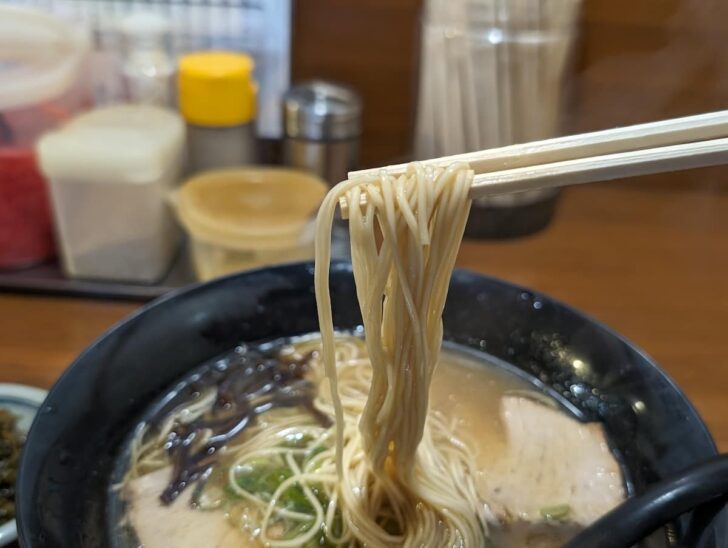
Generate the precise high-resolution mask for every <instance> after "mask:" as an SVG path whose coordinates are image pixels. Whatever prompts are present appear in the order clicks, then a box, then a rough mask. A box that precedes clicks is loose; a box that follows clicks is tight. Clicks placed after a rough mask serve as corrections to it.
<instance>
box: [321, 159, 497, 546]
mask: <svg viewBox="0 0 728 548" xmlns="http://www.w3.org/2000/svg"><path fill="white" fill-rule="evenodd" d="M472 177H473V173H472V171H470V170H469V169H468V168H467V166H465V165H462V164H459V165H453V166H451V167H449V168H448V169H445V170H441V169H433V168H427V167H424V166H422V165H420V164H411V165H410V166H409V167H408V169H407V172H406V173H405V174H404V175H401V176H399V177H393V176H390V175H388V174H386V173H382V174H380V176H379V177H376V178H372V179H355V180H351V181H346V182H343V183H340V184H339V185H337V186H336V187H334V189H332V190H331V192H330V193H329V194H328V195H327V197H326V199H325V200H324V203H323V205H322V207H321V210H320V212H319V216H318V219H317V234H316V299H317V303H318V313H319V324H320V331H321V339H322V356H323V362H324V369H325V372H326V376H327V378H328V380H329V382H330V387H331V400H332V405H333V408H334V415H335V418H336V425H337V426H336V428H337V430H336V444H335V448H336V456H335V458H336V471H337V475H338V477H339V479H340V485H339V486H338V489H337V495H338V497H339V504H340V505H341V515H342V518H343V523H344V528H345V529H346V530H348V531H351V532H352V534H353V536H354V538H355V539H356V540H357V541H358V542H359V543H361V544H366V545H370V546H393V545H402V546H422V545H428V546H432V545H433V544H435V545H439V546H468V547H470V546H479V545H482V544H484V542H485V534H486V520H485V515H486V510H487V509H486V507H485V506H484V505H483V504H482V503H481V502H480V501H479V498H478V494H477V489H476V486H475V473H476V469H475V466H474V464H473V462H472V459H471V458H470V456H469V454H468V451H467V448H465V447H464V446H463V445H462V444H461V443H460V442H459V441H458V440H457V439H456V438H455V436H454V435H453V433H452V428H450V426H449V425H447V424H446V423H445V421H444V420H442V418H441V417H439V416H438V415H436V414H434V413H430V414H429V415H428V412H427V411H428V397H429V388H430V382H431V380H432V374H433V372H434V370H435V367H436V365H437V362H438V358H439V353H440V347H441V344H442V311H443V308H444V306H445V299H446V297H447V290H448V285H449V281H450V276H451V274H452V270H453V268H454V265H455V258H456V255H457V251H458V248H459V245H460V241H461V240H462V236H463V231H464V228H465V221H466V219H467V214H468V211H469V208H470V200H469V198H468V190H469V188H470V184H471V182H472ZM362 195H365V196H366V203H365V204H364V205H362ZM341 197H345V198H346V200H347V203H348V207H349V230H350V234H351V249H352V264H353V269H354V277H355V281H356V290H357V298H358V300H359V306H360V308H361V313H362V318H363V321H364V331H365V337H366V346H367V349H368V354H369V360H370V362H371V383H370V386H369V391H368V395H367V399H366V404H365V405H364V406H363V408H361V409H351V410H347V409H346V404H347V401H346V398H345V397H341V393H342V391H341V389H340V388H339V386H338V384H339V379H338V378H337V361H336V357H335V335H334V325H333V320H332V313H331V300H330V294H329V287H328V274H329V262H330V232H331V225H332V222H333V218H334V212H335V209H336V206H337V203H338V201H339V199H340V198H341ZM378 239H381V243H380V244H379V245H378V244H377V241H378ZM339 375H341V373H339ZM342 384H343V382H342ZM359 401H360V400H359ZM345 411H348V412H345ZM347 415H349V416H347ZM359 415H360V419H359V424H358V428H357V429H354V428H352V427H351V425H350V422H351V419H352V418H355V417H357V416H359ZM347 419H349V420H347ZM342 425H343V427H342ZM392 521H393V522H394V525H395V526H394V527H392V526H390V527H386V526H385V525H384V524H385V523H391V522H392ZM392 531H394V533H393V532H392Z"/></svg>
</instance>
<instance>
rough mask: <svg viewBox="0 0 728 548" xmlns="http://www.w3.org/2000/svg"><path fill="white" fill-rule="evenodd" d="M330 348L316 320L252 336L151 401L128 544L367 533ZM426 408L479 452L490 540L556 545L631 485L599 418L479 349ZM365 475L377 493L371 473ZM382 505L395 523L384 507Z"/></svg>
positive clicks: (350, 421)
mask: <svg viewBox="0 0 728 548" xmlns="http://www.w3.org/2000/svg"><path fill="white" fill-rule="evenodd" d="M319 348H320V338H319V336H318V335H317V334H313V335H310V336H306V337H301V338H297V339H295V340H289V341H274V342H271V343H267V344H263V345H255V346H248V347H239V348H238V349H236V350H235V351H233V352H231V353H230V354H228V355H226V356H224V357H222V358H220V359H217V360H213V361H212V362H210V363H209V364H205V365H204V366H203V367H202V368H200V369H198V370H196V371H195V372H194V373H193V374H192V375H191V376H190V377H188V378H187V379H186V380H185V381H183V382H182V383H180V384H179V385H178V386H177V387H175V389H174V390H173V391H172V392H170V394H168V395H166V396H165V397H164V398H162V400H160V401H159V402H158V403H157V404H155V405H154V406H152V412H151V413H150V414H149V415H148V416H147V417H146V419H145V421H144V422H143V423H141V424H140V425H139V426H138V427H137V429H136V430H135V433H134V435H133V437H132V439H131V440H130V442H129V444H128V448H127V450H126V451H125V452H124V454H123V459H124V460H125V462H124V463H123V465H122V466H121V468H123V469H124V473H123V478H121V477H120V478H119V480H120V481H118V482H117V483H116V484H115V485H114V486H113V488H112V497H111V500H112V504H111V506H110V508H111V514H112V515H111V520H112V523H117V524H118V528H117V529H116V530H115V531H113V532H112V539H113V541H114V543H115V544H116V546H125V545H126V546H129V545H134V546H137V545H143V546H145V547H149V548H156V547H162V546H176V547H180V548H184V547H186V546H190V547H193V546H195V547H197V546H211V547H213V546H214V547H225V548H226V547H228V546H229V547H233V546H308V547H312V546H356V545H357V541H356V539H355V537H354V536H353V535H352V532H351V531H347V530H344V527H343V520H342V516H341V507H340V506H338V505H337V504H336V503H335V502H336V501H335V498H336V497H337V496H338V495H337V492H338V489H337V488H339V487H340V485H339V479H338V477H337V475H336V469H335V456H334V434H333V428H332V421H331V419H332V416H333V411H332V404H331V401H330V395H329V394H330V391H329V388H328V386H327V380H326V379H325V376H324V372H323V366H322V364H321V359H320V351H319ZM366 352H367V351H366V346H365V345H364V341H363V340H362V339H361V338H360V337H358V336H354V335H344V334H339V335H337V338H336V356H337V360H336V361H337V372H338V379H339V394H340V395H341V398H342V403H343V406H344V410H345V424H346V428H347V429H350V428H353V429H355V428H356V427H357V420H358V416H359V414H360V412H361V407H362V406H363V404H364V401H365V399H366V396H367V392H368V387H369V381H370V375H371V371H370V366H369V363H368V359H367V353H366ZM403 405H406V402H403ZM427 420H428V424H429V423H434V424H436V425H437V426H438V428H437V429H436V430H435V431H436V432H438V433H447V439H438V440H437V443H438V446H440V447H444V448H445V449H444V450H446V451H451V452H452V454H453V455H456V456H457V458H458V459H464V460H467V462H466V463H465V465H464V467H463V468H462V469H463V470H464V471H465V472H464V473H468V474H471V475H472V476H473V478H470V479H474V481H473V483H474V485H475V486H476V491H477V492H476V493H475V494H474V496H475V498H476V500H477V501H478V504H479V507H480V508H479V512H480V514H479V515H482V516H483V519H484V520H486V521H487V526H486V527H484V529H483V531H482V535H483V544H485V545H487V544H490V545H493V546H557V545H559V544H560V543H562V542H563V541H564V540H565V539H566V538H568V537H569V536H571V535H572V534H574V533H575V532H576V531H578V529H579V528H581V527H582V526H584V525H586V524H588V523H590V522H591V521H593V520H594V519H596V518H597V517H598V516H600V515H601V514H603V513H604V512H606V511H608V510H609V509H610V508H611V507H613V506H615V505H616V504H618V503H619V502H620V501H621V500H622V499H623V497H624V492H623V487H622V484H623V482H622V478H621V475H620V471H619V467H618V465H617V463H616V461H615V459H614V458H613V456H612V454H611V453H610V451H609V448H608V446H607V443H606V440H605V438H604V434H603V432H602V429H601V427H600V426H599V425H596V424H583V423H579V422H578V421H576V420H575V419H574V418H572V417H570V416H568V415H567V414H565V413H564V412H562V411H561V410H560V409H557V408H556V404H555V402H553V401H550V400H549V399H548V398H547V397H546V396H544V395H543V394H542V393H541V392H539V391H538V390H536V389H535V388H534V387H533V386H531V385H530V384H528V383H527V382H526V381H524V380H522V379H521V378H519V377H517V376H515V375H514V374H512V373H509V372H508V371H506V370H503V369H501V368H498V367H496V366H494V365H492V364H490V363H488V362H487V361H485V360H484V359H483V358H482V355H480V354H479V355H478V357H477V358H476V357H475V356H474V355H472V354H470V353H468V352H464V351H462V350H459V349H458V348H457V347H453V346H446V347H445V348H443V352H442V355H441V358H440V363H439V365H438V368H437V369H436V372H435V374H434V378H433V381H432V385H431V400H430V410H429V412H428V418H427ZM438 435H439V434H438ZM559 440H560V441H559ZM345 457H346V455H345ZM352 458H354V459H356V458H357V457H356V456H353V457H352ZM352 477H353V481H354V484H353V485H352V486H351V490H352V491H353V492H354V495H355V496H356V497H358V498H359V499H361V501H362V504H366V501H367V500H368V499H369V497H370V496H371V493H367V489H368V488H370V487H369V486H368V485H366V484H361V485H357V484H356V479H357V476H356V475H353V476H352ZM119 501H121V504H119ZM377 519H378V523H379V524H380V525H381V527H382V528H384V529H385V530H387V528H392V534H393V535H395V534H397V533H398V531H396V530H394V528H395V527H396V523H397V520H395V519H393V518H392V519H390V518H389V516H387V515H386V512H385V513H383V514H382V515H381V516H379V517H378V518H377ZM121 532H124V534H120V533H121ZM129 533H131V534H129ZM119 539H124V540H119Z"/></svg>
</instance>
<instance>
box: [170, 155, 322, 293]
mask: <svg viewBox="0 0 728 548" xmlns="http://www.w3.org/2000/svg"><path fill="white" fill-rule="evenodd" d="M327 188H328V187H327V185H326V183H325V182H324V181H323V180H321V179H319V178H318V177H316V176H314V175H310V174H308V173H304V172H302V171H296V170H292V169H279V168H267V167H255V168H246V169H232V170H219V171H209V172H207V173H204V174H201V175H198V176H196V177H193V178H192V179H190V180H189V181H187V182H186V183H185V184H184V185H183V186H182V188H180V190H179V191H178V192H177V193H175V196H174V200H173V201H174V203H175V204H176V208H177V215H178V217H179V220H180V222H181V223H182V226H184V228H185V230H186V231H187V233H188V235H189V237H190V238H189V240H190V249H191V256H192V262H193V264H194V268H195V272H196V273H197V277H198V278H199V279H200V280H208V279H210V278H215V277H217V276H222V275H224V274H229V273H231V272H238V271H240V270H247V269H250V268H256V267H260V266H267V265H271V264H276V263H284V262H290V261H301V260H307V259H311V258H313V241H314V220H313V214H314V212H315V211H316V209H317V208H318V205H319V204H320V203H321V200H322V199H323V197H324V195H325V194H326V190H327Z"/></svg>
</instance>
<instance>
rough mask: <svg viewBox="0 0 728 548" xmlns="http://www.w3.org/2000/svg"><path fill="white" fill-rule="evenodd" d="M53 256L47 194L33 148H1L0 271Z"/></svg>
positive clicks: (27, 264) (53, 246)
mask: <svg viewBox="0 0 728 548" xmlns="http://www.w3.org/2000/svg"><path fill="white" fill-rule="evenodd" d="M54 253H55V245H54V242H53V228H52V221H51V212H50V206H49V204H48V191H47V188H46V183H45V181H44V180H43V177H42V175H41V174H40V172H39V171H38V168H37V166H36V163H35V153H34V151H33V149H32V148H16V147H0V268H21V267H23V266H29V265H32V264H36V263H39V262H42V261H43V260H45V259H48V258H50V257H52V256H53V255H54Z"/></svg>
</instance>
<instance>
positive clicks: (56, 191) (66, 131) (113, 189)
mask: <svg viewBox="0 0 728 548" xmlns="http://www.w3.org/2000/svg"><path fill="white" fill-rule="evenodd" d="M184 145H185V126H184V122H183V121H182V118H181V117H180V116H179V115H178V114H176V113H175V112H173V111H171V110H166V109H163V108H159V107H153V106H145V105H123V106H115V107H108V108H103V109H98V110H95V111H92V112H89V113H87V114H84V115H81V116H79V117H78V118H77V119H75V120H74V121H73V122H71V123H70V124H68V125H67V126H65V127H64V128H63V129H61V130H59V131H56V132H53V133H51V134H49V135H46V136H45V137H44V138H43V139H41V141H40V143H39V145H38V153H39V160H40V165H41V168H42V170H43V172H44V173H45V175H46V176H47V177H48V179H49V182H50V188H51V197H52V203H53V213H54V215H55V218H56V225H57V228H58V235H59V242H60V247H61V252H62V253H61V254H62V259H63V267H64V271H65V273H66V274H67V275H68V276H72V277H78V278H94V279H102V280H117V281H128V282H142V283H150V282H154V281H156V280H158V279H159V278H161V277H162V276H163V275H164V274H165V273H166V271H167V270H168V268H169V266H170V263H171V260H172V257H173V255H174V252H175V250H176V248H177V242H178V240H179V238H178V236H179V231H178V229H177V227H176V224H175V222H174V217H173V214H172V212H171V210H170V208H169V204H168V196H169V193H170V192H171V191H172V190H173V189H174V188H175V186H176V185H177V184H178V182H179V180H180V178H181V174H182V170H183V158H184Z"/></svg>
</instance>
